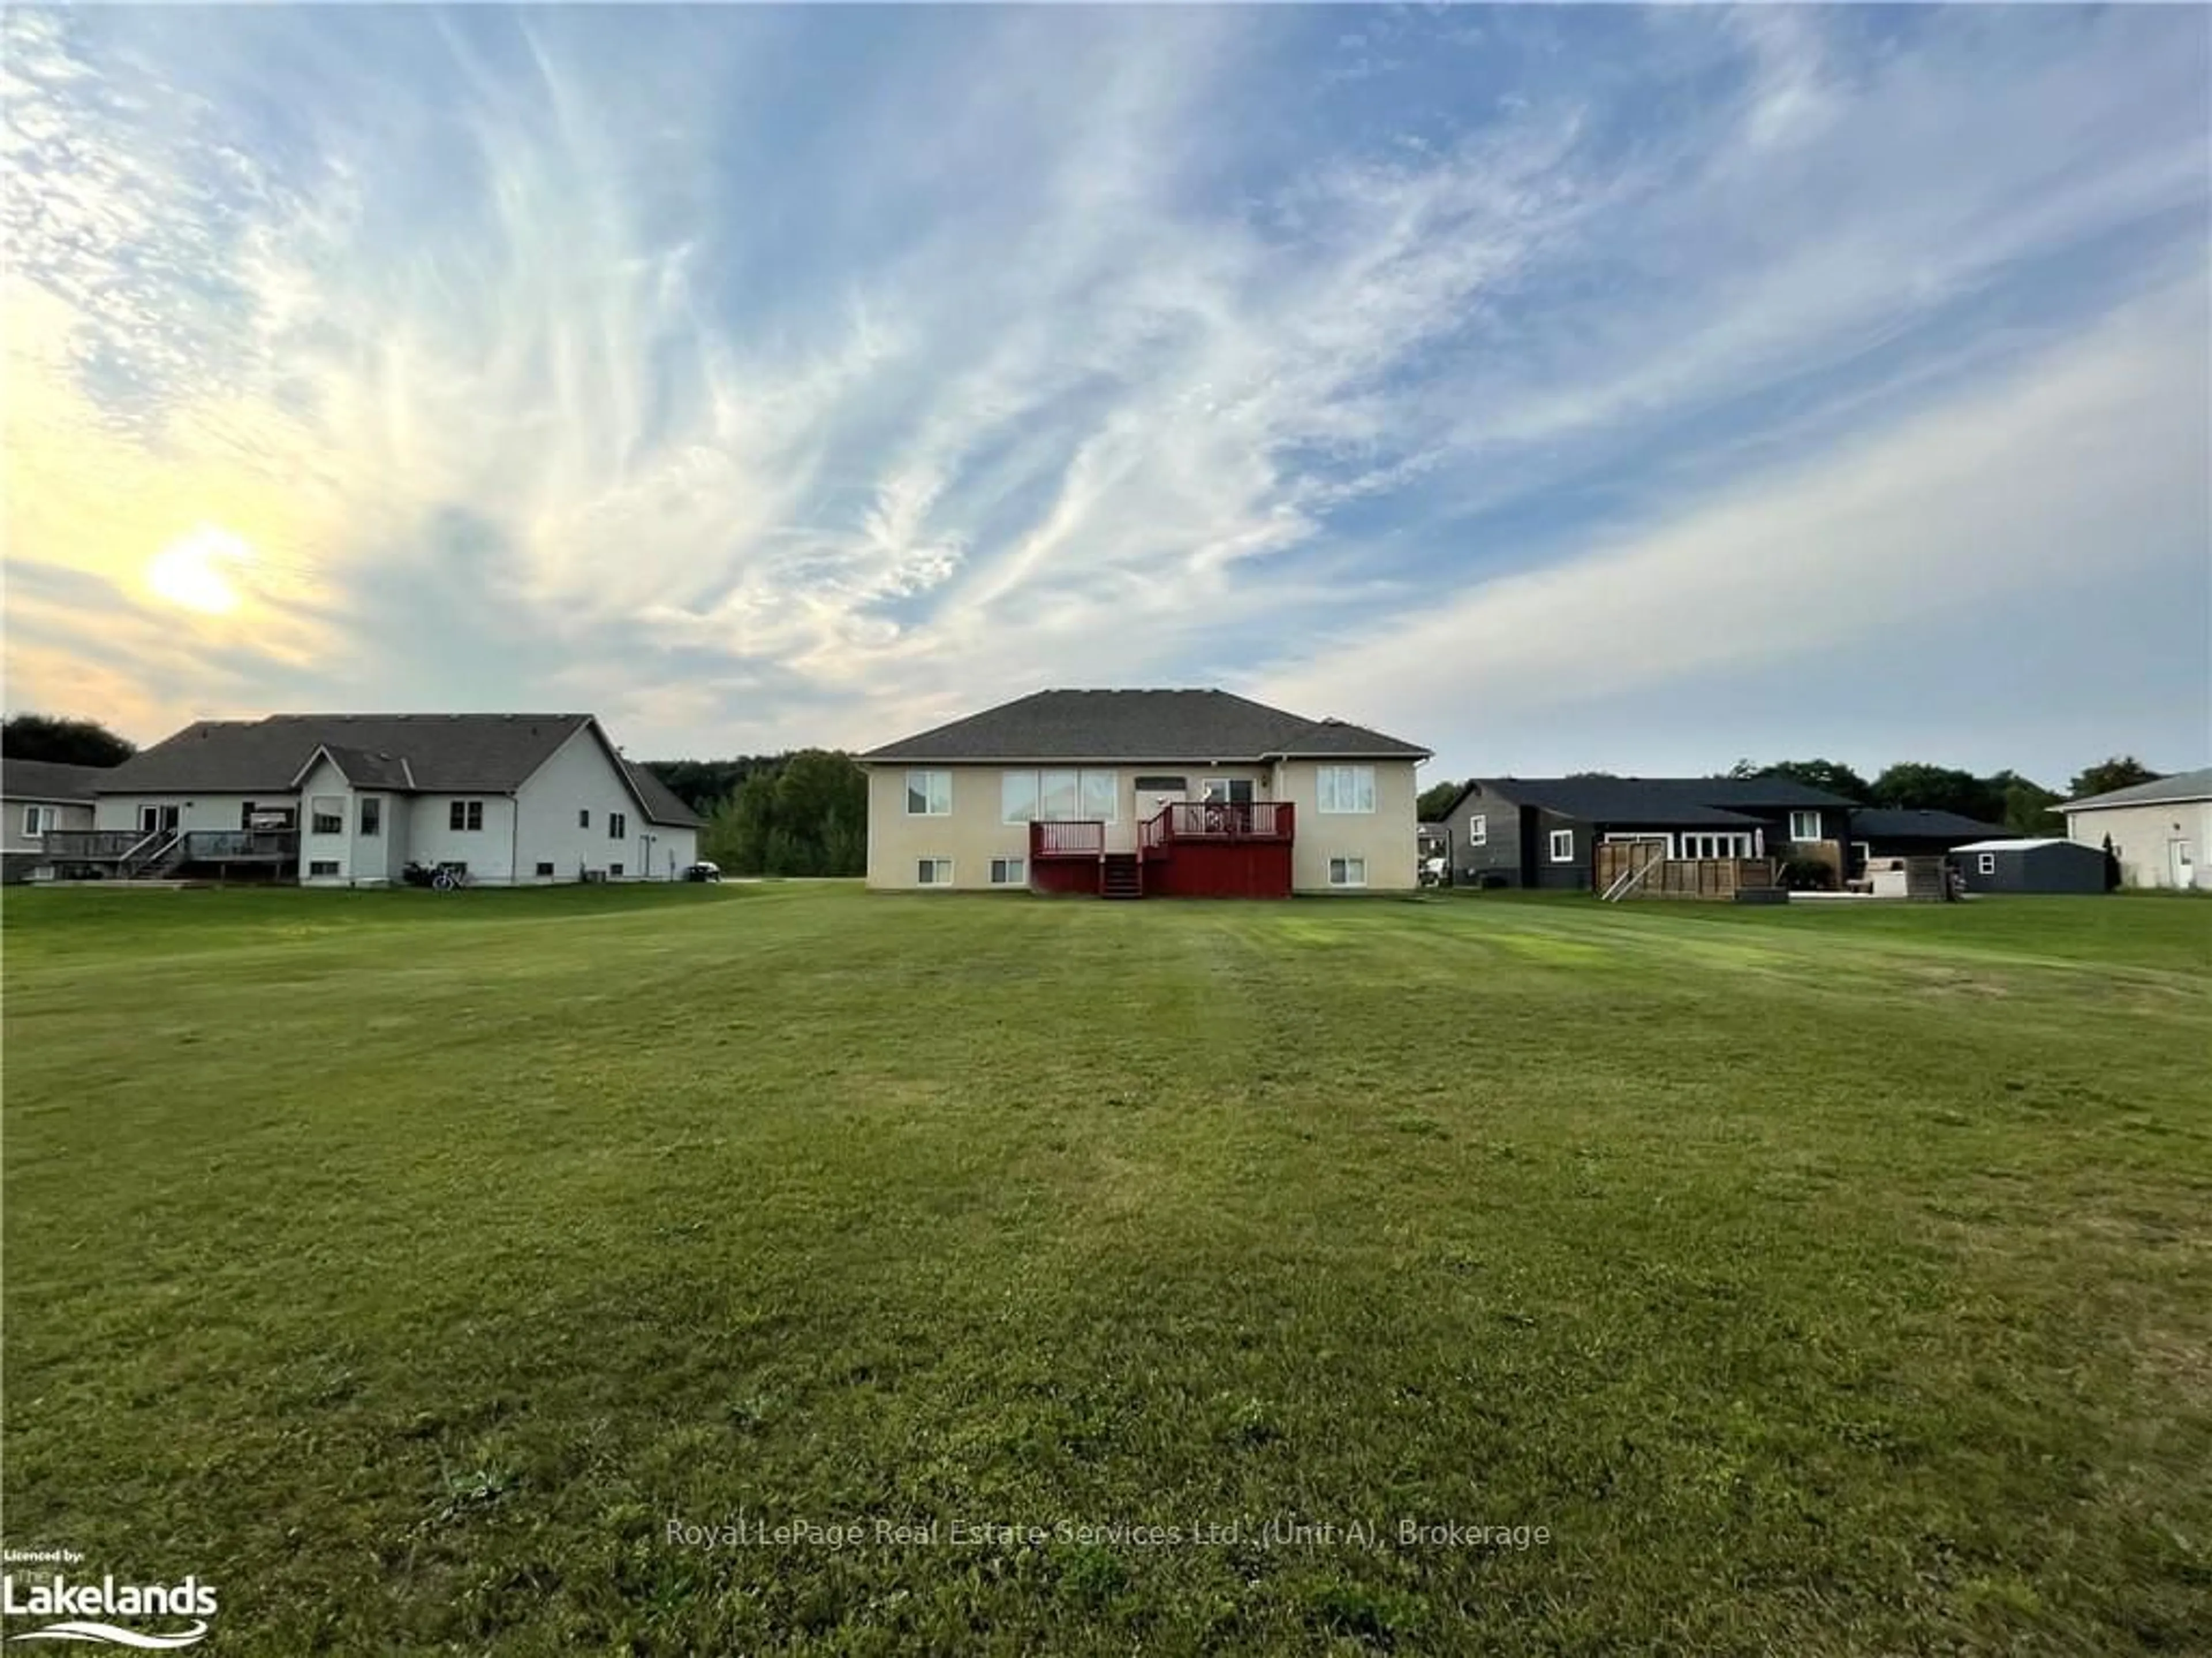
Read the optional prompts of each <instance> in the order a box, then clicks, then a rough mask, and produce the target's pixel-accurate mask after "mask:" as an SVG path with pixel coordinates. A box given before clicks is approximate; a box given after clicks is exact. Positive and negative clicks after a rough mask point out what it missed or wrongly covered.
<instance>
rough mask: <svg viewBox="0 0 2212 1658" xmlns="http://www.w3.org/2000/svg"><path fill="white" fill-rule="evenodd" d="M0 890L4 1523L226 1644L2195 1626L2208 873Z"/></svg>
mask: <svg viewBox="0 0 2212 1658" xmlns="http://www.w3.org/2000/svg"><path fill="white" fill-rule="evenodd" d="M0 921H3V922H4V927H0V937H4V944H5V962H4V989H5V1010H4V1011H5V1053H4V1060H5V1072H4V1098H5V1114H4V1121H5V1141H4V1159H5V1165H4V1172H5V1200H6V1206H5V1229H4V1244H5V1267H6V1285H5V1288H6V1302H5V1314H6V1326H5V1336H6V1347H5V1378H4V1380H5V1384H6V1390H5V1409H6V1421H5V1429H6V1439H5V1450H6V1461H5V1498H6V1509H5V1516H4V1517H5V1521H6V1527H7V1541H8V1543H9V1545H10V1546H23V1547H31V1546H67V1547H70V1548H73V1549H76V1550H79V1551H82V1552H83V1553H84V1554H85V1556H86V1567H85V1570H87V1571H88V1572H89V1573H92V1574H94V1575H95V1576H96V1575H97V1574H100V1573H102V1572H106V1571H112V1572H114V1573H115V1574H116V1575H117V1577H118V1582H120V1581H137V1582H146V1581H161V1582H167V1581H173V1579H174V1578H176V1577H178V1576H182V1575H183V1574H184V1573H185V1572H188V1571H190V1572H196V1573H197V1574H198V1575H199V1576H201V1577H202V1578H203V1579H204V1580H207V1581H211V1582H214V1583H215V1584H216V1587H217V1588H218V1590H219V1592H220V1594H221V1596H222V1609H221V1612H220V1613H219V1615H218V1616H217V1618H216V1619H215V1620H214V1621H215V1625H216V1634H215V1635H214V1636H213V1637H210V1641H209V1642H208V1643H207V1645H206V1647H205V1648H204V1650H206V1651H209V1652H210V1653H213V1652H217V1651H221V1652H226V1653H267V1654H287V1655H291V1654H304V1653H308V1652H330V1653H337V1654H351V1653H381V1652H405V1653H422V1652H446V1651H451V1652H490V1651H497V1652H501V1653H507V1652H516V1653H556V1652H576V1651H587V1652H653V1653H671V1654H674V1653H763V1652H777V1653H787V1652H793V1653H795V1652H805V1653H832V1652H838V1653H843V1652H852V1653H879V1654H887V1655H888V1654H905V1653H913V1652H932V1651H936V1652H945V1653H955V1652H957V1653H968V1652H1004V1653H1008V1654H1031V1653H1054V1654H1073V1653H1086V1652H1097V1653H1131V1652H1139V1651H1141V1652H1146V1653H1194V1654H1196V1653H1231V1652H1236V1653H1280V1652H1300V1651H1342V1652H1358V1651H1367V1650H1383V1649H1395V1650H1396V1651H1399V1652H1420V1653H1428V1652H1455V1651H1468V1652H1477V1651H1481V1652H1521V1651H1545V1652H1575V1653H1590V1654H1614V1653H1621V1652H1650V1651H1662V1650H1665V1651H1680V1652H1698V1653H1735V1652H1741V1653H1765V1652H1777V1653H1789V1654H1793V1655H1807V1654H1811V1655H1820V1654H1843V1653H1921V1652H1944V1653H1962V1652H1968V1653H1991V1654H1996V1653H2004V1654H2021V1653H2052V1654H2061V1653H2063V1654H2078V1653H2120V1652H2130V1651H2146V1652H2150V1651H2160V1652H2187V1651H2195V1652H2203V1651H2205V1650H2206V1649H2207V1645H2208V1643H2212V1248H2208V1246H2212V1088H2208V1083H2207V1072H2208V1067H2207V1060H2208V1056H2212V959H2208V957H2212V907H2208V906H2204V905H2201V904H2193V903H2190V902H2185V901H2174V902H2162V903H2161V902H2119V901H2109V900H2071V899H2040V900H2037V899H2021V900H2014V901H2010V902H2005V901H2001V900H1990V901H1985V902H1978V903H1974V904H1970V905H1964V906H1939V907H1925V908H1923V907H1917V906H1916V907H1868V908H1852V909H1833V908H1831V909H1820V910H1814V909H1809V908H1803V907H1800V908H1791V909H1787V910H1781V911H1775V910H1764V909H1752V908H1723V907H1716V906H1702V905H1667V904H1659V903H1648V904H1643V905H1627V906H1619V907H1607V906H1601V905H1598V904H1596V903H1595V902H1590V901H1588V900H1573V901H1565V902H1541V901H1519V902H1516V901H1508V900H1502V899H1497V898H1492V897H1489V896H1484V897H1480V898H1451V897H1445V898H1437V899H1431V900H1425V901H1383V900H1369V901H1356V900H1355V901H1345V902H1327V901H1315V902H1293V903H1288V904H1245V905H1235V904H1202V903H1182V904H1177V903H1170V902H1152V903H1141V904H1129V905H1114V904H1103V903H1096V902H1091V903H1085V902H1035V901H1027V900H1022V899H1003V898H995V899H994V898H981V897H979V898H966V897H955V896H941V895H933V896H911V897H899V896H868V895H865V894H862V893H860V892H858V891H854V890H848V889H845V888H842V887H837V886H823V885H799V884H793V885H783V886H776V885H769V886H758V887H749V888H748V887H738V886H730V887H725V888H721V889H712V888H680V889H662V890H642V891H641V890H635V889H631V890H569V891H553V892H538V893H500V892H483V891H475V892H467V893H462V894H458V895H453V896H435V895H429V894H418V893H396V894H361V895H351V894H337V893H330V894H325V893H314V894H299V893H250V892H249V893H205V892H185V893H176V894H131V895H96V894H87V893H27V894H22V895H20V896H10V897H9V901H8V902H7V904H6V908H5V912H4V917H0ZM740 1514H742V1515H744V1521H745V1524H746V1526H747V1527H749V1528H750V1527H760V1526H763V1525H764V1526H766V1527H778V1526H782V1525H786V1524H788V1523H791V1522H805V1523H810V1524H813V1525H817V1526H823V1527H827V1526H830V1525H840V1526H842V1525H846V1524H858V1525H860V1527H863V1528H864V1534H863V1536H862V1537H861V1538H860V1540H859V1541H857V1542H855V1543H852V1544H850V1545H849V1546H842V1547H834V1548H833V1547H829V1546H826V1545H824V1544H823V1543H821V1542H819V1541H811V1540H787V1541H783V1542H778V1541H775V1540H774V1539H773V1538H772V1537H771V1539H770V1540H767V1541H747V1542H745V1543H744V1544H742V1545H737V1546H727V1545H726V1546H720V1547H715V1548H706V1547H701V1546H690V1545H687V1544H686V1543H684V1542H682V1541H680V1540H677V1541H672V1540H671V1538H670V1534H669V1527H670V1525H671V1522H676V1523H678V1524H680V1525H690V1526H700V1527H706V1526H713V1525H717V1524H724V1523H727V1522H730V1521H733V1520H734V1519H735V1518H736V1517H737V1516H738V1515H740ZM878 1520H881V1521H884V1522H885V1523H887V1524H888V1523H895V1522H905V1523H910V1524H913V1525H916V1526H921V1525H927V1524H928V1523H930V1522H931V1521H935V1522H936V1523H937V1526H938V1533H937V1537H936V1539H935V1540H914V1541H905V1542H902V1541H898V1540H891V1539H884V1540H878V1537H877V1535H876V1534H875V1533H874V1532H873V1530H872V1527H873V1525H874V1523H875V1522H876V1521H878ZM956 1521H957V1522H959V1524H960V1525H961V1526H962V1527H963V1528H979V1527H983V1526H985V1525H987V1524H991V1523H1000V1524H1008V1525H1017V1526H1025V1527H1038V1528H1040V1529H1041V1530H1042V1532H1043V1533H1044V1534H1043V1535H1042V1537H1036V1538H1031V1537H1008V1536H1005V1535H991V1534H986V1535H984V1536H983V1537H981V1539H980V1540H978V1539H976V1538H974V1537H963V1539H962V1540H959V1541H957V1542H956V1541H955V1540H953V1537H952V1527H953V1525H954V1522H956ZM1285 1521H1298V1522H1302V1523H1305V1524H1308V1525H1310V1526H1314V1527H1328V1526H1334V1527H1337V1528H1338V1532H1337V1534H1336V1535H1334V1536H1333V1537H1332V1536H1329V1535H1328V1534H1327V1533H1322V1532H1314V1533H1307V1534H1305V1535H1304V1536H1285V1535H1282V1534H1280V1533H1277V1532H1273V1531H1271V1530H1270V1522H1285ZM1407 1521H1413V1522H1418V1523H1421V1524H1426V1525H1444V1524H1449V1523H1458V1524H1460V1525H1462V1526H1490V1527H1529V1528H1534V1527H1543V1528H1545V1532H1546V1533H1547V1535H1546V1538H1545V1540H1543V1541H1541V1542H1539V1541H1537V1540H1535V1538H1534V1534H1533V1532H1532V1533H1524V1534H1523V1540H1524V1541H1525V1543H1526V1546H1514V1544H1513V1543H1511V1542H1510V1541H1509V1542H1507V1543H1506V1544H1504V1546H1499V1545H1498V1544H1497V1543H1496V1542H1495V1541H1492V1542H1491V1543H1489V1544H1483V1543H1469V1542H1464V1541H1462V1542H1460V1543H1456V1544H1455V1543H1452V1542H1449V1541H1443V1540H1433V1539H1431V1540H1419V1541H1412V1542H1408V1541H1406V1540H1403V1539H1402V1536H1401V1529H1400V1528H1401V1525H1402V1524H1404V1523H1405V1522H1407ZM1063 1523H1065V1525H1066V1527H1070V1528H1073V1527H1079V1526H1088V1527H1114V1526H1121V1527H1145V1526H1150V1527H1172V1528H1176V1529H1177V1530H1179V1531H1180V1532H1181V1533H1182V1540H1181V1541H1179V1542H1167V1541H1142V1540H1136V1539H1134V1538H1116V1537H1113V1536H1106V1537H1103V1538H1102V1537H1099V1536H1090V1537H1085V1536H1083V1535H1081V1534H1079V1533H1076V1532H1075V1531H1073V1529H1069V1530H1066V1531H1062V1530H1061V1529H1060V1527H1062V1526H1063ZM1355 1526H1357V1527H1362V1529H1360V1530H1358V1531H1356V1532H1355V1531H1354V1530H1352V1527H1355ZM1209 1527H1211V1528H1212V1534H1211V1535H1209V1534H1207V1528H1209ZM10 1627H11V1628H12V1627H16V1625H12V1624H11V1625H10Z"/></svg>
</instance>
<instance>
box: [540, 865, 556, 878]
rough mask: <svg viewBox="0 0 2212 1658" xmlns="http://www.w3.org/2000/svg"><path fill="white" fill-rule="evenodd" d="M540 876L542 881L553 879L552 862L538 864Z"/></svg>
mask: <svg viewBox="0 0 2212 1658" xmlns="http://www.w3.org/2000/svg"><path fill="white" fill-rule="evenodd" d="M552 878H553V865H551V864H550V863H540V864H539V865H538V879H539V880H541V881H550V880H551V879H552Z"/></svg>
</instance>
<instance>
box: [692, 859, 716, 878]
mask: <svg viewBox="0 0 2212 1658" xmlns="http://www.w3.org/2000/svg"><path fill="white" fill-rule="evenodd" d="M721 878H722V868H721V865H719V864H710V863H708V862H706V861H705V860H704V859H701V860H700V861H699V862H698V863H696V864H691V865H686V866H685V868H684V879H685V880H687V881H719V880H720V879H721Z"/></svg>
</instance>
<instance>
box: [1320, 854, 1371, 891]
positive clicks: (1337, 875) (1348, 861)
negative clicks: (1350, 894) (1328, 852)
mask: <svg viewBox="0 0 2212 1658" xmlns="http://www.w3.org/2000/svg"><path fill="white" fill-rule="evenodd" d="M1355 864H1357V865H1358V866H1359V878H1358V880H1356V881H1355V880H1353V879H1352V865H1355ZM1328 884H1329V885H1331V886H1333V887H1364V886H1365V885H1366V884H1367V860H1366V859H1364V858H1332V859H1329V860H1328Z"/></svg>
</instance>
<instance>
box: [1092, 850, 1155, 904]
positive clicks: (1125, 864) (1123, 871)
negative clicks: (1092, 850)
mask: <svg viewBox="0 0 2212 1658" xmlns="http://www.w3.org/2000/svg"><path fill="white" fill-rule="evenodd" d="M1098 896H1100V897H1101V898H1141V897H1143V896H1145V866H1144V865H1142V864H1141V863H1139V862H1138V861H1137V854H1136V853H1133V852H1109V853H1107V854H1106V861H1105V862H1104V863H1103V864H1102V865H1099V869H1098Z"/></svg>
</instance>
